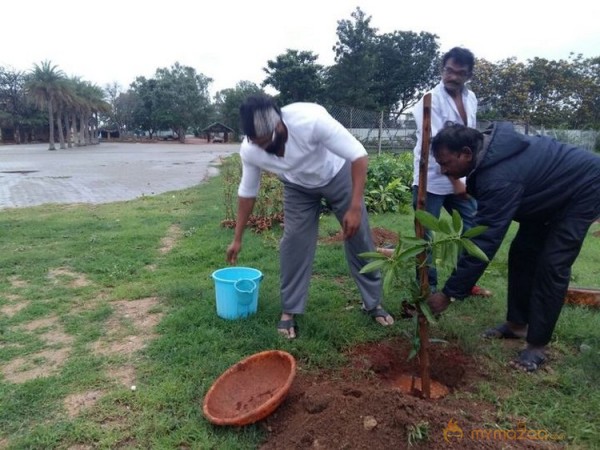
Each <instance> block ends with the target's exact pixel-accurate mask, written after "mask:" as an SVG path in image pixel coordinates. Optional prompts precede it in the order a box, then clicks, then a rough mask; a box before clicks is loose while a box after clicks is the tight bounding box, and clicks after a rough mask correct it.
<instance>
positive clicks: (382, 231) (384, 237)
mask: <svg viewBox="0 0 600 450" xmlns="http://www.w3.org/2000/svg"><path fill="white" fill-rule="evenodd" d="M371 236H372V237H373V243H374V244H375V247H382V246H384V245H388V244H397V243H398V233H394V232H393V231H390V230H388V229H386V228H381V227H375V228H371ZM320 241H321V242H324V243H326V244H331V243H334V242H343V241H344V233H343V232H342V230H340V231H338V232H337V233H336V234H334V235H333V236H329V237H326V238H322V239H320Z"/></svg>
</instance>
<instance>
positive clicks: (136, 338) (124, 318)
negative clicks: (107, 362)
mask: <svg viewBox="0 0 600 450" xmlns="http://www.w3.org/2000/svg"><path fill="white" fill-rule="evenodd" d="M111 305H112V307H113V308H114V309H115V311H114V313H113V315H112V316H111V317H110V318H109V320H108V321H107V322H106V339H102V340H99V341H98V342H96V343H95V344H94V345H93V350H94V352H95V353H96V354H99V355H131V354H133V353H134V352H136V351H137V350H140V349H142V348H143V347H144V346H145V345H146V343H147V342H148V341H149V340H151V339H153V338H154V327H155V326H156V325H157V324H158V322H159V321H160V319H161V318H162V313H152V312H151V310H152V309H154V308H156V306H157V305H158V298H157V297H148V298H142V299H139V300H120V301H117V302H112V303H111Z"/></svg>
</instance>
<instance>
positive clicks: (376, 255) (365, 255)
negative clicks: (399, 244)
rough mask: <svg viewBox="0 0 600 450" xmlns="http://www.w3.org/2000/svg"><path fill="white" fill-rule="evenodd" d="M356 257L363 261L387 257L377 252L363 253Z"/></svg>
mask: <svg viewBox="0 0 600 450" xmlns="http://www.w3.org/2000/svg"><path fill="white" fill-rule="evenodd" d="M358 256H360V257H361V258H363V259H386V258H387V256H385V255H382V254H381V253H379V252H364V253H360V254H359V255H358Z"/></svg>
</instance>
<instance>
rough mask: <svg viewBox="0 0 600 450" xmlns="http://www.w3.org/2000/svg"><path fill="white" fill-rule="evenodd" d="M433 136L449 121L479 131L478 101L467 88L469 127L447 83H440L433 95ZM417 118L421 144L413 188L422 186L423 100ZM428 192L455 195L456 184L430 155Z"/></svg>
mask: <svg viewBox="0 0 600 450" xmlns="http://www.w3.org/2000/svg"><path fill="white" fill-rule="evenodd" d="M429 92H431V136H432V137H433V136H435V135H436V134H437V133H438V131H440V130H441V129H442V128H443V127H444V124H445V123H446V122H447V121H452V122H454V123H460V124H463V125H466V126H468V127H471V128H475V127H476V125H477V123H476V120H477V97H475V94H474V93H473V92H472V91H470V90H469V89H467V88H466V87H465V88H464V89H463V92H462V100H463V105H464V107H465V112H466V113H467V123H464V122H463V119H462V117H461V116H460V113H459V112H458V108H457V107H456V103H455V102H454V100H453V99H452V97H450V94H448V92H447V91H446V89H445V88H444V83H443V82H440V83H439V84H438V85H437V86H436V87H434V88H433V89H432V90H431V91H429ZM413 115H414V117H415V122H416V124H417V144H416V146H415V149H414V159H413V164H414V170H413V186H416V185H418V184H419V162H420V161H421V143H422V142H423V131H422V130H423V99H422V98H421V100H419V102H418V103H417V104H416V105H415V107H414V109H413ZM427 192H431V193H432V194H438V195H448V194H453V193H454V188H453V187H452V183H451V182H450V180H449V179H448V177H447V176H446V175H443V174H442V172H441V170H440V166H439V164H438V163H437V162H435V158H434V157H433V155H432V154H430V155H429V165H428V167H427Z"/></svg>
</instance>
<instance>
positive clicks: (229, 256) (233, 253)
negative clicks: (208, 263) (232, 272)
mask: <svg viewBox="0 0 600 450" xmlns="http://www.w3.org/2000/svg"><path fill="white" fill-rule="evenodd" d="M241 249H242V244H240V243H239V242H236V241H233V242H232V243H231V244H230V245H229V247H227V253H226V255H225V259H226V260H227V262H228V263H229V264H235V263H236V261H237V256H238V253H239V252H240V250H241Z"/></svg>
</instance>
